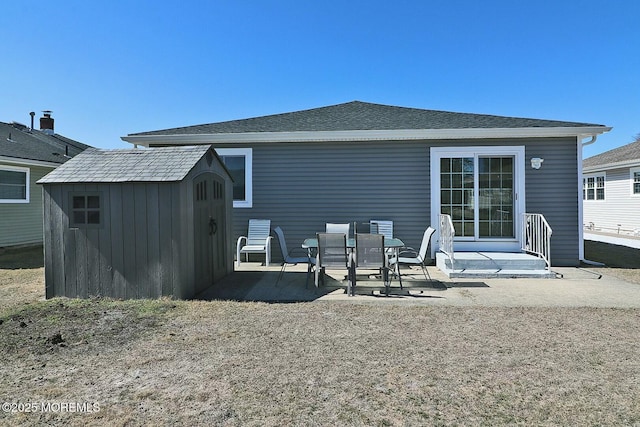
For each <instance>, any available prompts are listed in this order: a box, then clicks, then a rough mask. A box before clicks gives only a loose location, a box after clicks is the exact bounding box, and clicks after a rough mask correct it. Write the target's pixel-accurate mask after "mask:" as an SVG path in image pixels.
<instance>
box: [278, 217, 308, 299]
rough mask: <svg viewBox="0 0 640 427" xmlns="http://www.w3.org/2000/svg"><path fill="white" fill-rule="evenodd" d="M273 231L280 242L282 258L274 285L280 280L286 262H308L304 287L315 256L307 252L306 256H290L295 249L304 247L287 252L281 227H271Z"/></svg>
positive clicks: (293, 263) (294, 263)
mask: <svg viewBox="0 0 640 427" xmlns="http://www.w3.org/2000/svg"><path fill="white" fill-rule="evenodd" d="M273 232H274V233H276V236H278V242H279V243H280V251H281V252H282V259H283V261H282V268H281V269H280V274H279V275H278V280H276V286H277V285H278V283H279V282H280V279H282V276H283V275H284V270H285V268H287V264H290V265H296V264H308V265H309V267H308V268H307V280H306V282H305V283H304V287H305V288H306V287H307V286H308V284H309V276H310V275H311V269H312V267H313V266H314V265H315V264H316V260H315V258H311V257H309V255H308V254H307V256H299V257H294V256H292V255H291V254H292V253H293V251H295V250H296V249H299V250H301V251H304V249H302V248H294V249H292V250H291V252H289V250H287V241H286V239H285V238H284V231H282V228H280V227H276V228H274V229H273Z"/></svg>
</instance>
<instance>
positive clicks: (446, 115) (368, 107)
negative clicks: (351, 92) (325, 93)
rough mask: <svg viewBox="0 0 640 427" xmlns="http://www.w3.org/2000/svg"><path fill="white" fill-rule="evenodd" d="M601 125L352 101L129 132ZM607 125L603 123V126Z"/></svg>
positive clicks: (169, 132)
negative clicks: (192, 124)
mask: <svg viewBox="0 0 640 427" xmlns="http://www.w3.org/2000/svg"><path fill="white" fill-rule="evenodd" d="M592 126H602V125H596V124H589V123H577V122H565V121H558V120H544V119H528V118H518V117H504V116H494V115H487V114H471V113H455V112H448V111H437V110H425V109H418V108H408V107H396V106H390V105H382V104H372V103H368V102H362V101H352V102H347V103H343V104H337V105H332V106H327V107H320V108H313V109H309V110H302V111H295V112H290V113H282V114H274V115H268V116H261V117H254V118H248V119H241V120H231V121H225V122H218V123H209V124H202V125H195V126H185V127H178V128H172V129H164V130H156V131H150V132H139V133H132V134H129V136H151V135H198V134H218V133H249V132H323V131H345V130H411V129H494V128H500V129H509V128H514V129H515V128H554V127H592ZM603 127H604V126H603Z"/></svg>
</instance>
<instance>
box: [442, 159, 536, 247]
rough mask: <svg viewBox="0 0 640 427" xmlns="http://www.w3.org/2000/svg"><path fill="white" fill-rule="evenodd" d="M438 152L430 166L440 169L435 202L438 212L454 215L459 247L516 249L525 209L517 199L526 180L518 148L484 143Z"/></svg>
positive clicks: (453, 219) (456, 238)
mask: <svg viewBox="0 0 640 427" xmlns="http://www.w3.org/2000/svg"><path fill="white" fill-rule="evenodd" d="M437 154H438V155H437V156H436V158H435V159H433V158H432V166H435V168H436V169H437V171H436V173H435V177H436V178H437V179H435V181H436V183H437V184H438V185H437V187H436V189H437V190H436V191H437V193H438V194H437V197H432V201H433V200H434V199H435V200H436V203H435V204H434V206H437V208H436V215H437V214H438V213H443V214H447V215H450V216H451V220H452V222H453V226H454V228H455V240H454V241H455V242H456V244H455V249H456V250H467V249H469V250H487V251H488V250H518V249H519V242H518V237H519V236H518V228H517V227H518V218H519V214H520V213H521V212H524V208H523V206H522V204H521V203H519V200H518V198H519V196H520V197H521V196H522V195H521V194H519V193H520V191H519V190H520V187H521V186H520V185H519V181H521V180H523V178H522V177H521V176H519V169H520V168H519V167H518V164H519V161H520V157H521V156H520V155H519V151H516V152H513V151H512V150H497V149H495V150H488V149H486V148H485V149H481V150H478V151H474V150H469V149H467V150H461V151H458V152H446V151H442V152H440V153H437ZM434 160H435V164H434V163H433V161H434ZM432 172H433V171H432ZM432 177H434V174H433V173H432ZM436 223H437V222H436Z"/></svg>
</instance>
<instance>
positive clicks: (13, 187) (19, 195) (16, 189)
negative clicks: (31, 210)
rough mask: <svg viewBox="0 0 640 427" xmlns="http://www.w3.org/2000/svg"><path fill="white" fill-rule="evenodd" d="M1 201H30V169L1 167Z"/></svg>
mask: <svg viewBox="0 0 640 427" xmlns="http://www.w3.org/2000/svg"><path fill="white" fill-rule="evenodd" d="M0 203H29V169H28V168H20V167H14V166H2V167H0Z"/></svg>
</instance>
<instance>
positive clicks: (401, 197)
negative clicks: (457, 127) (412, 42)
mask: <svg viewBox="0 0 640 427" xmlns="http://www.w3.org/2000/svg"><path fill="white" fill-rule="evenodd" d="M478 145H482V146H486V145H494V146H501V145H507V146H513V145H525V147H526V148H525V152H526V156H525V162H530V159H531V157H541V158H544V159H545V161H544V163H543V166H542V168H541V169H540V170H534V169H532V168H531V166H530V164H526V165H525V171H526V172H525V174H526V176H525V180H526V205H527V207H526V210H527V211H528V212H536V213H543V214H544V215H545V217H546V218H547V220H548V221H549V223H550V224H551V226H552V227H553V238H552V261H553V263H554V265H575V264H577V262H578V244H579V243H578V211H577V209H578V208H577V206H578V205H577V202H578V199H577V197H578V178H577V159H576V147H577V143H576V140H575V138H565V139H527V140H522V139H510V140H468V141H459V140H457V141H428V142H427V141H411V142H408V141H380V142H342V143H281V144H256V145H255V146H254V147H253V207H252V208H236V209H234V229H233V231H234V238H235V239H237V237H238V236H241V235H246V232H247V225H248V220H249V219H251V218H265V219H271V224H272V227H276V226H280V227H282V229H283V230H284V232H285V236H286V239H287V245H288V247H289V249H290V250H291V248H300V245H301V243H302V241H303V240H304V239H305V238H307V237H312V236H314V235H315V233H316V232H319V231H323V230H324V225H325V223H326V222H351V223H353V222H354V221H357V222H367V221H369V220H370V219H387V220H393V221H394V235H395V236H396V237H399V238H400V239H402V240H403V241H404V242H405V244H407V245H408V246H412V247H416V248H417V247H419V245H420V240H421V238H422V234H423V232H424V230H425V229H426V227H428V226H429V225H432V226H437V224H430V218H431V206H430V198H431V196H430V191H431V185H430V151H429V149H430V147H435V146H440V147H441V146H452V147H454V146H455V147H464V146H478ZM226 147H227V146H221V145H220V146H216V148H226ZM273 245H274V247H273V251H272V252H273V254H272V257H273V259H274V260H275V261H278V260H280V259H281V256H280V252H279V248H278V246H277V242H276V241H275V239H274V241H273Z"/></svg>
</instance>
